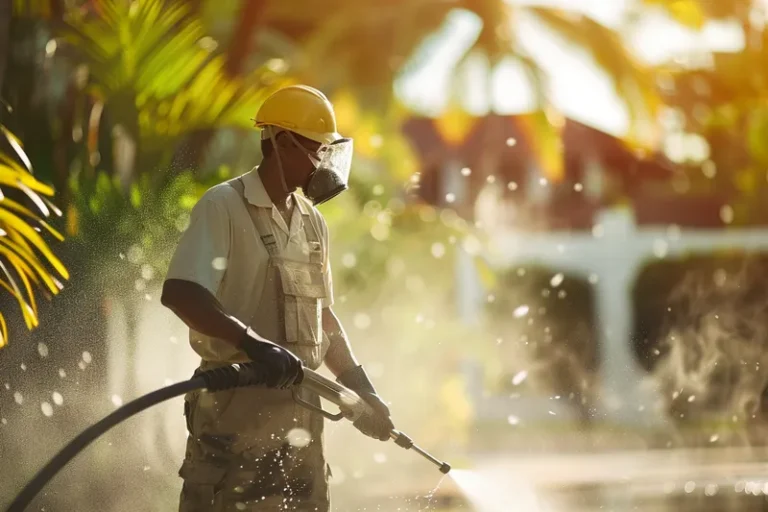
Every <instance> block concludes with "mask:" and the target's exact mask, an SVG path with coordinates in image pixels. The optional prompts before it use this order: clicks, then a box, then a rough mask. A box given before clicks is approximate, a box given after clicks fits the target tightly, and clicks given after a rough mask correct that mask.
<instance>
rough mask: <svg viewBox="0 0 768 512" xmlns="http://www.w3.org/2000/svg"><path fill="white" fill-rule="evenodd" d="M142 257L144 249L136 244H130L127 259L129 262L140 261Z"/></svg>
mask: <svg viewBox="0 0 768 512" xmlns="http://www.w3.org/2000/svg"><path fill="white" fill-rule="evenodd" d="M143 259H144V249H142V248H141V247H140V246H138V245H134V246H132V247H131V248H130V249H128V261H130V262H131V263H135V264H138V263H141V262H142V260H143Z"/></svg>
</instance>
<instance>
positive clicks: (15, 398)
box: [13, 391, 24, 405]
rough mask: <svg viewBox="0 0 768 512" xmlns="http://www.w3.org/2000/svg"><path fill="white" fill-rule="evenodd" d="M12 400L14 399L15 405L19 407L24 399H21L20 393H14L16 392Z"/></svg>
mask: <svg viewBox="0 0 768 512" xmlns="http://www.w3.org/2000/svg"><path fill="white" fill-rule="evenodd" d="M13 399H14V400H15V401H16V403H17V404H19V405H21V404H23V403H24V397H23V396H21V393H19V392H18V391H16V392H15V393H14V394H13Z"/></svg>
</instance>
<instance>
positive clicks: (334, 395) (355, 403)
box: [294, 368, 451, 474]
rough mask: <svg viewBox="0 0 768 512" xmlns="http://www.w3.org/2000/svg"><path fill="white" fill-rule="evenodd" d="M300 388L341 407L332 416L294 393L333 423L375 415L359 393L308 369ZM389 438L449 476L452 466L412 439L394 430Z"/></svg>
mask: <svg viewBox="0 0 768 512" xmlns="http://www.w3.org/2000/svg"><path fill="white" fill-rule="evenodd" d="M299 387H300V388H303V389H306V390H308V391H311V392H313V393H315V394H317V395H319V396H320V397H321V398H325V399H326V400H328V401H329V402H332V403H334V404H336V405H337V406H338V407H339V409H340V410H341V412H340V413H338V414H331V413H329V412H328V411H325V410H323V409H322V408H320V407H317V406H316V405H314V404H310V403H308V402H306V401H305V400H303V399H301V397H299V396H298V394H297V393H294V399H295V400H296V401H297V402H298V403H299V404H301V405H303V406H304V407H307V408H309V409H311V410H313V411H316V412H319V413H320V414H322V415H323V416H325V417H326V418H328V419H329V420H331V421H339V420H340V419H342V418H347V419H349V420H350V421H353V422H354V421H356V420H357V419H358V418H360V416H362V415H364V414H373V410H372V409H371V407H370V406H369V405H368V404H367V403H366V402H365V400H363V399H362V398H360V396H359V395H358V394H357V393H355V392H354V391H352V390H351V389H348V388H346V387H344V386H342V385H341V384H339V383H338V382H334V381H332V380H330V379H327V378H325V377H323V376H322V375H320V374H319V373H317V372H314V371H312V370H310V369H308V368H305V369H304V379H303V380H302V381H301V384H299ZM389 436H390V438H391V439H392V440H393V441H394V442H395V444H397V446H399V447H401V448H405V449H406V450H411V449H412V450H414V451H415V452H416V453H418V454H419V455H421V456H422V457H424V458H425V459H427V460H428V461H429V462H431V463H432V464H434V465H435V466H437V467H438V468H439V469H440V471H441V472H442V473H444V474H448V472H449V471H450V470H451V466H450V465H449V464H448V463H446V462H442V461H440V460H438V459H436V458H435V457H433V456H432V455H430V454H429V453H428V452H426V451H425V450H423V449H422V448H420V447H419V446H417V445H416V444H415V443H414V442H413V440H412V439H411V438H410V437H408V436H407V435H405V434H403V433H402V432H400V431H399V430H392V432H390V433H389Z"/></svg>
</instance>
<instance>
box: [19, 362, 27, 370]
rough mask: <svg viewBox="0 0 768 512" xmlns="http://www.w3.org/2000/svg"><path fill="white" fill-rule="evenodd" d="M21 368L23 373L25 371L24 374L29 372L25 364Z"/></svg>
mask: <svg viewBox="0 0 768 512" xmlns="http://www.w3.org/2000/svg"><path fill="white" fill-rule="evenodd" d="M20 368H21V371H23V372H24V371H27V365H26V364H24V363H21V365H20Z"/></svg>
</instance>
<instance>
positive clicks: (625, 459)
mask: <svg viewBox="0 0 768 512" xmlns="http://www.w3.org/2000/svg"><path fill="white" fill-rule="evenodd" d="M765 460H768V459H765V458H764V457H763V454H762V453H758V452H755V451H753V450H749V449H719V448H708V449H677V450H656V451H624V452H613V453H600V454H573V455H552V454H549V455H533V456H519V457H515V458H514V459H513V458H511V457H502V456H486V457H478V458H477V459H476V460H475V461H474V463H473V464H474V468H473V469H471V470H460V471H458V472H457V473H456V478H455V479H445V480H444V481H443V482H442V483H441V485H440V488H439V489H438V490H437V491H436V492H435V494H434V496H433V497H432V499H431V501H430V503H429V504H427V501H428V500H427V498H426V497H425V496H423V495H422V496H421V497H415V496H414V495H411V497H403V498H401V499H398V498H394V497H392V496H386V497H385V496H380V497H379V498H378V499H377V498H376V497H374V496H371V497H370V498H369V499H367V500H365V503H363V502H360V503H357V504H355V509H356V510H361V511H363V510H366V511H382V512H384V511H390V510H391V511H396V510H399V511H401V512H406V511H427V510H431V511H434V512H448V511H451V512H458V511H466V512H470V511H472V512H511V511H514V512H582V511H584V512H586V511H617V512H619V511H654V512H672V511H713V512H714V511H723V512H731V511H733V512H736V511H739V512H741V511H744V512H756V511H768V463H766V462H765ZM437 479H438V480H439V478H437ZM401 495H407V494H406V493H403V494H401Z"/></svg>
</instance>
